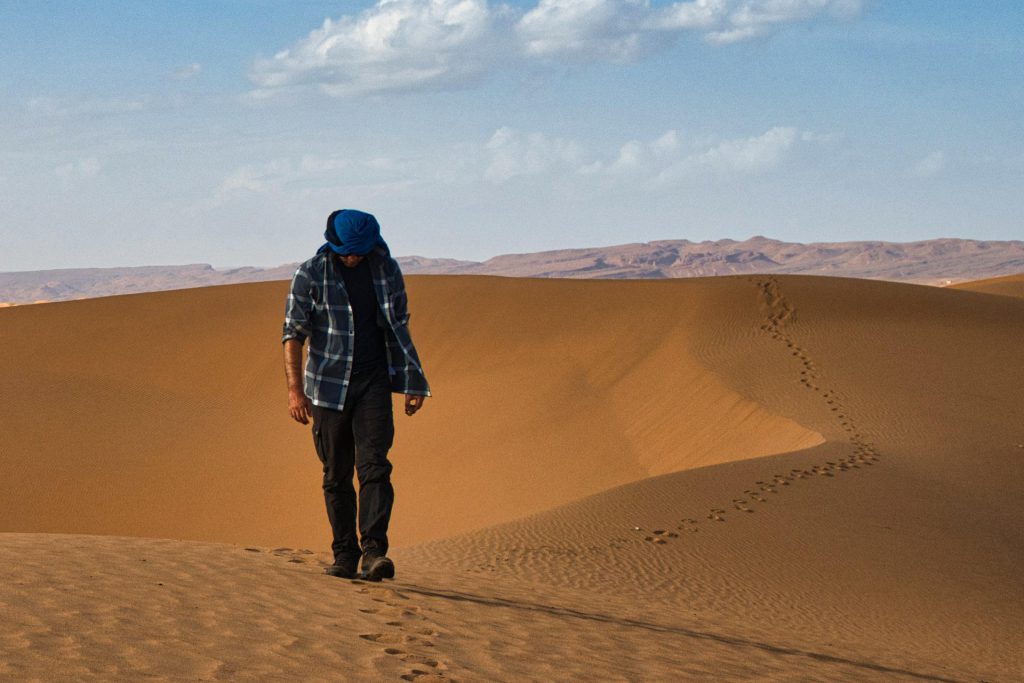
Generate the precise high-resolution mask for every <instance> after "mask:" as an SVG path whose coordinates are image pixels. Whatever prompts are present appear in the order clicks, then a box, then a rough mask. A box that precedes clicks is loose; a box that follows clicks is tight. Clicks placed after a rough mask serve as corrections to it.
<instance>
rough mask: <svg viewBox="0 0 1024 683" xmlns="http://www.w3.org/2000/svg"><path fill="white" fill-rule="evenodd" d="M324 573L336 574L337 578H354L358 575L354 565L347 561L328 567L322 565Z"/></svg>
mask: <svg viewBox="0 0 1024 683" xmlns="http://www.w3.org/2000/svg"><path fill="white" fill-rule="evenodd" d="M324 574H328V575H330V576H337V577H338V578H339V579H354V578H356V577H357V576H359V573H358V572H357V571H356V566H355V565H354V564H349V563H345V564H332V565H331V566H329V567H324Z"/></svg>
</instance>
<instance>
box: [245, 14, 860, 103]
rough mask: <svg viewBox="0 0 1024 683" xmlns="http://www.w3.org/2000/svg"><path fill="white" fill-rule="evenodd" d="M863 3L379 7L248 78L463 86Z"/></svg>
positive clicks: (340, 92) (346, 88)
mask: <svg viewBox="0 0 1024 683" xmlns="http://www.w3.org/2000/svg"><path fill="white" fill-rule="evenodd" d="M860 9H861V0H691V1H687V2H676V3H673V4H670V5H657V6H655V5H652V4H651V2H650V0H539V2H538V4H537V5H535V6H534V7H532V8H529V9H527V10H525V11H522V10H516V9H513V8H511V7H509V6H507V5H495V6H492V5H490V4H488V2H487V0H378V2H377V4H376V5H374V6H373V7H371V8H369V9H367V10H365V11H363V12H362V13H360V14H358V15H349V16H342V17H340V18H339V19H337V20H332V19H327V20H325V21H324V23H323V25H322V26H321V27H319V28H318V29H316V30H314V31H312V32H311V33H310V34H309V35H308V36H307V37H305V38H303V39H302V40H299V41H298V42H296V43H295V44H294V45H292V46H291V47H288V48H286V49H284V50H281V51H280V52H278V53H277V54H275V55H274V56H273V57H271V58H268V59H260V60H258V61H257V62H256V63H255V64H254V65H253V67H252V69H251V71H250V74H249V76H250V79H251V80H252V82H253V83H254V84H255V85H256V88H257V89H256V91H255V92H254V94H255V95H257V96H267V95H270V94H273V93H275V92H280V91H282V90H292V89H298V88H309V87H314V88H318V89H320V90H321V91H322V92H324V93H326V94H327V95H331V96H335V97H346V96H357V95H365V94H371V93H385V92H400V91H411V90H422V89H444V88H453V87H461V86H465V85H467V84H468V83H471V82H473V81H474V80H477V79H479V78H481V77H482V76H484V75H486V74H487V73H488V72H490V71H492V70H494V69H496V68H499V67H500V66H501V65H505V64H509V63H514V62H531V61H532V62H538V61H539V62H545V61H551V60H565V59H571V60H575V61H612V62H623V61H632V60H637V59H640V58H643V57H645V56H647V55H649V54H652V53H655V52H658V51H660V50H663V49H665V48H666V47H668V46H669V45H671V44H672V43H673V42H674V41H675V40H676V39H677V38H678V37H679V36H680V35H682V34H684V33H693V34H697V35H701V36H702V37H703V38H704V40H706V41H707V42H708V43H711V44H716V45H728V44H732V43H737V42H741V41H744V40H750V39H753V38H756V37H759V36H764V35H767V34H769V33H771V32H772V31H775V30H778V29H779V28H781V27H783V26H786V25H788V24H792V23H796V22H806V21H810V20H813V19H817V18H819V17H824V18H852V17H854V16H856V15H857V14H858V13H859V12H860Z"/></svg>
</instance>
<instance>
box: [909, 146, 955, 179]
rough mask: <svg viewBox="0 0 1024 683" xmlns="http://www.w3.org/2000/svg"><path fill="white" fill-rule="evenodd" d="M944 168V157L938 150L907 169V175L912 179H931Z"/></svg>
mask: <svg viewBox="0 0 1024 683" xmlns="http://www.w3.org/2000/svg"><path fill="white" fill-rule="evenodd" d="M945 168H946V155H945V153H943V152H942V151H941V150H938V151H935V152H932V153H931V154H929V155H928V156H926V157H925V158H923V159H921V160H919V161H918V162H917V163H915V164H914V165H913V166H911V167H910V168H909V169H907V175H909V176H910V177H912V178H931V177H933V176H936V175H938V174H939V173H942V171H943V170H944V169H945Z"/></svg>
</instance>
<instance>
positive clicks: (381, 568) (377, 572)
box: [363, 555, 395, 581]
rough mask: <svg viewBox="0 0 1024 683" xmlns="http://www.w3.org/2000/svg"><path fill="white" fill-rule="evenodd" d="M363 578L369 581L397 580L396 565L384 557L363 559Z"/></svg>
mask: <svg viewBox="0 0 1024 683" xmlns="http://www.w3.org/2000/svg"><path fill="white" fill-rule="evenodd" d="M363 578H364V579H366V580H367V581H380V580H381V579H393V578H395V563H394V562H392V561H391V560H389V559H388V558H386V557H384V556H383V555H377V556H370V557H364V558H363Z"/></svg>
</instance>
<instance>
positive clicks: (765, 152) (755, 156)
mask: <svg viewBox="0 0 1024 683" xmlns="http://www.w3.org/2000/svg"><path fill="white" fill-rule="evenodd" d="M796 139H797V131H796V129H795V128H782V127H776V128H772V129H771V130H769V131H766V132H765V133H762V134H761V135H758V136H756V137H751V138H740V139H736V140H725V141H724V142H721V143H720V144H718V145H716V146H714V147H712V148H711V149H709V150H707V151H704V152H701V153H699V154H695V155H692V156H690V157H688V158H687V159H685V160H684V162H685V163H688V164H692V165H694V166H698V167H699V166H703V167H706V168H710V169H713V170H716V171H722V172H732V171H738V172H740V173H754V172H757V171H763V170H765V169H767V168H771V167H773V166H775V165H777V164H778V163H779V161H780V160H781V159H782V157H783V156H784V155H785V153H786V152H788V151H789V149H790V148H791V147H792V146H793V142H794V141H795V140H796Z"/></svg>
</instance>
